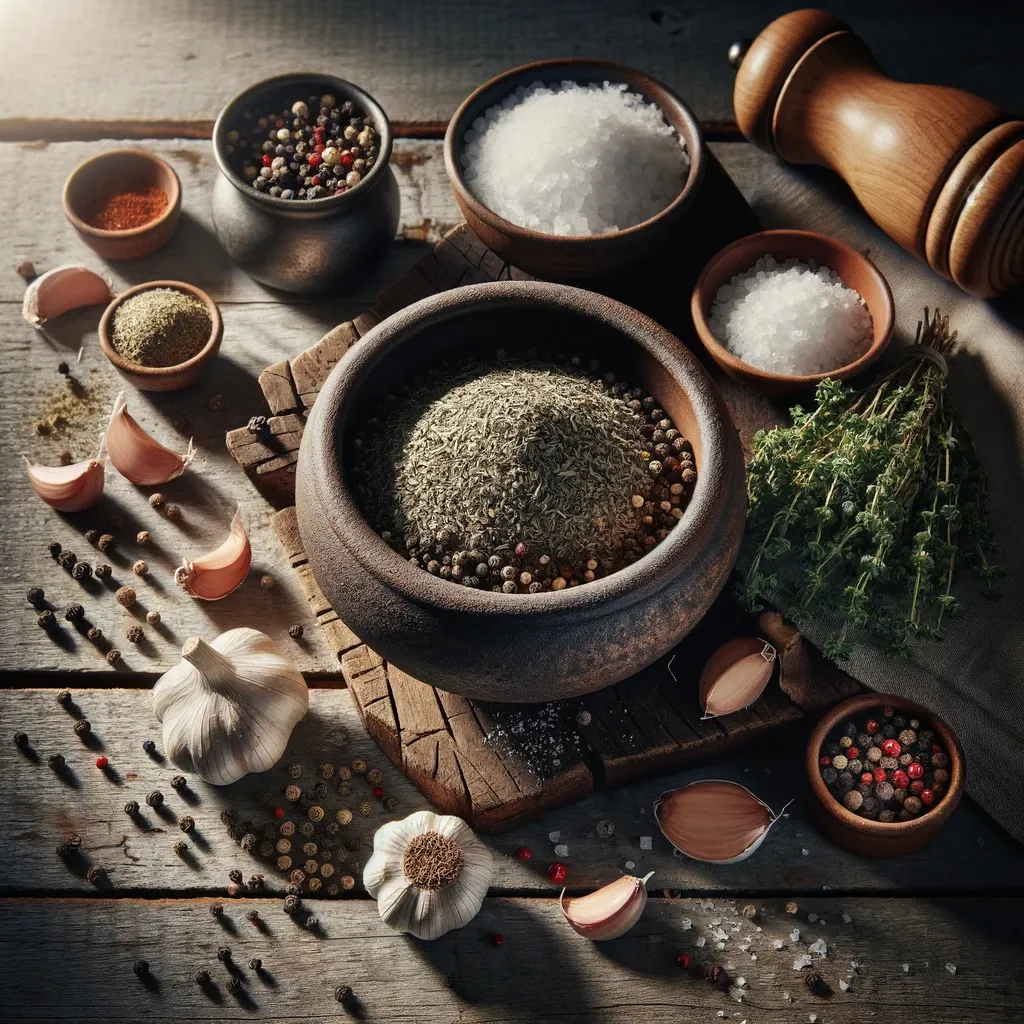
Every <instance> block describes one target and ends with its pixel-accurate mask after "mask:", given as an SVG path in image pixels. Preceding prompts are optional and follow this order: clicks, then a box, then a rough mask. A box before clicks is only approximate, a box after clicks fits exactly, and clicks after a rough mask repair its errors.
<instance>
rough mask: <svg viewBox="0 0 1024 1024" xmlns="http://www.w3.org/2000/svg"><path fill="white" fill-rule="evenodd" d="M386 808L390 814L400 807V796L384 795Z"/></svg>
mask: <svg viewBox="0 0 1024 1024" xmlns="http://www.w3.org/2000/svg"><path fill="white" fill-rule="evenodd" d="M383 806H384V810H385V811H387V812H388V813H389V814H390V813H391V812H392V811H394V810H396V809H397V808H398V797H397V796H386V797H384V804H383Z"/></svg>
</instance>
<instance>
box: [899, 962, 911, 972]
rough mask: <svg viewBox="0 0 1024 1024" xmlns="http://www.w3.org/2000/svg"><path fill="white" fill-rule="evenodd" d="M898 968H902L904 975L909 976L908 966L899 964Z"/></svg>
mask: <svg viewBox="0 0 1024 1024" xmlns="http://www.w3.org/2000/svg"><path fill="white" fill-rule="evenodd" d="M900 966H901V967H902V968H903V973H904V974H909V973H910V964H901V965H900Z"/></svg>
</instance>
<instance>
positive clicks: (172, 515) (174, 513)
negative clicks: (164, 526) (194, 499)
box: [164, 502, 181, 519]
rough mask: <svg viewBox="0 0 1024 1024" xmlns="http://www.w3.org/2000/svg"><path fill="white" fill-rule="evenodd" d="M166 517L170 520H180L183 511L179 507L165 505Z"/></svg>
mask: <svg viewBox="0 0 1024 1024" xmlns="http://www.w3.org/2000/svg"><path fill="white" fill-rule="evenodd" d="M164 515H165V516H167V518H168V519H178V518H179V517H180V516H181V509H180V508H178V506H177V505H173V504H171V503H170V502H168V503H167V504H166V505H164Z"/></svg>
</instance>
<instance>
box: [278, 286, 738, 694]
mask: <svg viewBox="0 0 1024 1024" xmlns="http://www.w3.org/2000/svg"><path fill="white" fill-rule="evenodd" d="M524 345H536V346H537V347H538V348H539V349H544V348H545V347H546V346H550V347H551V349H552V351H554V352H564V353H566V354H567V355H573V354H578V355H581V356H584V357H585V358H588V359H589V358H597V359H599V360H600V361H601V363H602V366H606V367H609V368H611V369H613V370H614V371H615V372H616V374H617V375H618V376H619V377H620V379H623V380H627V381H629V382H631V383H634V382H635V385H636V386H642V387H644V388H646V389H647V390H648V391H649V392H650V393H651V394H652V395H654V396H655V397H656V398H657V399H658V402H659V403H660V405H661V406H662V408H664V409H665V410H666V411H667V412H668V414H669V415H670V416H671V417H672V419H673V420H674V421H675V423H676V425H677V426H678V428H679V429H680V430H681V431H682V432H683V433H684V434H685V436H686V437H688V438H689V439H690V440H691V441H692V443H693V448H694V457H695V460H696V463H697V472H698V479H697V483H696V485H695V487H694V491H693V496H692V499H691V501H690V504H689V506H688V507H687V509H686V512H685V514H684V515H683V518H682V519H681V521H680V522H679V523H678V524H677V525H676V527H675V528H674V529H673V530H672V532H671V533H670V534H669V536H668V538H667V539H666V540H664V541H663V542H662V543H661V544H659V545H658V546H657V547H655V548H654V549H653V550H652V551H650V552H648V553H647V554H646V555H644V557H643V558H641V559H640V560H639V561H637V562H634V563H633V564H632V565H630V566H628V567H627V568H625V569H622V570H621V571H619V572H616V573H612V574H611V575H609V576H606V577H604V578H603V579H599V580H597V581H595V582H593V583H588V584H585V585H583V586H579V587H573V588H566V589H564V590H562V591H558V592H544V593H540V594H532V595H530V594H496V593H494V592H493V591H489V590H488V591H482V590H471V589H469V588H467V587H464V586H460V585H458V584H456V583H452V582H451V581H448V580H444V579H440V578H437V577H434V576H431V575H430V574H429V573H427V572H424V571H423V570H422V569H420V568H418V567H416V566H414V565H412V564H410V563H409V562H408V561H407V560H406V559H405V558H403V557H402V556H400V555H398V554H397V553H396V552H394V551H393V550H392V549H391V548H390V547H389V546H388V545H387V543H385V541H384V540H382V539H381V538H380V537H379V536H378V535H377V533H375V532H374V530H373V528H372V527H371V526H370V525H369V523H367V521H366V520H365V519H364V518H363V515H362V513H361V512H360V509H359V507H358V505H357V503H356V500H355V498H354V496H353V494H352V492H351V491H350V489H349V483H348V479H347V475H346V466H345V462H346V453H347V450H348V442H349V441H350V439H351V435H352V434H353V433H354V431H355V429H356V425H357V423H358V422H359V419H360V417H361V416H363V415H365V414H366V410H367V409H368V408H369V407H370V406H371V405H372V404H373V403H374V402H375V400H376V399H378V398H380V397H381V396H383V395H384V394H387V393H389V392H391V391H393V390H395V389H397V387H398V386H400V385H401V384H402V383H404V382H405V381H407V380H408V379H409V378H410V377H411V376H412V375H414V374H416V373H417V372H418V371H419V370H421V369H427V368H429V367H430V366H431V365H432V364H434V363H436V362H437V361H438V360H439V359H441V358H445V357H451V356H458V355H459V354H463V353H465V354H468V353H469V352H472V351H474V350H481V349H486V350H489V351H490V350H493V349H495V348H497V347H502V346H505V347H512V348H521V347H523V346H524ZM297 473H298V475H297V480H296V505H297V509H298V519H299V529H300V532H301V534H302V540H303V544H304V546H305V549H306V553H307V555H308V557H309V561H310V565H311V566H312V569H313V573H314V575H315V577H316V580H317V582H318V583H319V585H320V587H321V588H322V590H323V592H324V594H325V595H326V596H327V598H328V600H329V601H330V602H331V605H332V606H333V608H334V610H335V611H336V612H337V613H338V615H339V616H340V617H341V619H342V620H343V621H344V622H345V623H346V624H347V625H348V626H349V627H350V628H351V629H353V630H354V631H355V633H356V634H357V635H358V636H359V637H360V638H361V639H362V640H363V641H365V642H366V643H367V644H369V645H370V646H371V647H372V648H373V649H374V650H375V651H377V652H378V653H379V654H381V655H382V656H383V657H384V658H385V659H387V661H389V662H392V663H393V664H394V665H395V666H397V667H398V668H399V669H401V670H403V671H404V672H407V673H408V674H410V675H412V676H414V677H415V678H417V679H420V680H423V681H424V682H427V683H430V684H432V685H434V686H437V687H440V688H441V689H443V690H449V691H451V692H453V693H457V694H462V695H463V696H465V697H470V698H475V699H479V700H494V701H511V702H537V701H549V700H557V699H562V698H567V697H575V696H579V695H582V694H585V693H590V692H592V691H594V690H599V689H601V688H602V687H604V686H608V685H610V684H612V683H616V682H620V681H621V680H623V679H625V678H627V677H628V676H630V675H633V674H634V673H635V672H638V671H639V670H640V669H642V668H644V667H645V666H647V665H649V664H651V663H652V662H653V661H655V660H656V659H658V658H659V657H661V656H662V655H663V654H665V653H666V652H668V651H670V650H671V649H672V648H673V647H674V646H675V645H676V644H677V643H678V642H679V640H680V639H682V637H684V636H685V635H686V634H687V633H688V632H689V631H690V629H692V628H693V626H694V625H696V623H697V622H698V621H699V620H700V618H701V617H702V616H703V615H704V613H705V612H706V611H707V609H708V607H709V606H710V605H711V603H712V602H713V601H714V599H715V597H716V596H717V595H718V593H719V592H720V591H721V589H722V587H723V585H724V584H725V582H726V580H727V578H728V576H729V573H730V571H731V570H732V567H733V564H734V562H735V560H736V555H737V553H738V550H739V545H740V539H741V536H742V533H743V524H744V519H745V513H746V496H745V486H744V469H743V458H742V454H741V450H740V444H739V438H738V435H737V433H736V430H735V428H734V427H733V425H732V423H731V421H730V419H729V415H728V413H727V412H726V411H725V409H724V407H723V405H722V402H721V399H720V398H719V396H718V394H717V392H716V390H715V387H714V385H713V384H712V382H711V379H710V378H709V376H708V374H707V372H706V371H705V370H704V368H703V367H702V366H701V365H700V364H699V363H698V361H697V359H696V358H695V357H694V356H693V355H692V353H690V351H689V350H688V349H686V348H685V347H684V346H683V345H682V344H681V343H680V342H679V341H678V339H676V338H675V337H674V336H673V335H672V334H670V333H669V332H668V331H666V330H664V328H662V327H660V326H658V324H656V323H655V322H654V321H652V320H649V319H648V318H647V317H645V316H643V315H642V314H640V313H638V312H636V310H634V309H631V308H630V307H629V306H624V305H622V304H621V303H618V302H614V301H612V300H611V299H607V298H605V297H603V296H601V295H597V294H595V293H593V292H588V291H583V290H581V289H579V288H572V287H568V286H565V285H556V284H549V283H545V282H539V281H531V282H511V281H510V282H495V283H491V284H480V285H473V286H471V287H465V288H457V289H454V290H453V291H449V292H443V293H440V294H438V295H432V296H430V297H429V298H426V299H423V300H422V301H420V302H417V303H415V304H413V305H411V306H409V307H408V308H406V309H404V310H402V311H401V312H399V313H396V314H395V315H394V316H391V317H389V318H388V319H387V320H385V321H384V322H383V323H381V324H378V325H377V326H376V327H375V328H374V329H373V330H372V331H370V332H369V333H368V334H366V335H365V336H364V337H363V338H362V340H360V341H359V342H358V343H357V344H356V345H354V346H353V347H352V348H351V349H350V350H349V352H348V353H346V355H345V357H344V358H343V359H342V360H341V362H340V363H339V364H338V365H337V366H336V367H335V368H334V370H333V372H332V373H331V375H330V377H329V378H328V379H327V382H326V384H325V385H324V388H323V390H322V391H321V392H320V394H319V396H318V397H317V400H316V404H315V405H314V407H313V411H312V413H311V414H310V417H309V422H308V424H307V425H306V428H305V430H304V432H303V438H302V447H301V450H300V452H299V464H298V471H297Z"/></svg>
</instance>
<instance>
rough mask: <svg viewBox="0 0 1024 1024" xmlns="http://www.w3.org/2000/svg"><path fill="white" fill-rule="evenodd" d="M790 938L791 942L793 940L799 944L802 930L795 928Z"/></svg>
mask: <svg viewBox="0 0 1024 1024" xmlns="http://www.w3.org/2000/svg"><path fill="white" fill-rule="evenodd" d="M789 937H790V939H791V940H792V941H793V942H799V941H800V929H799V928H794V929H793V930H792V931H791V932H790V933H789Z"/></svg>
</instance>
